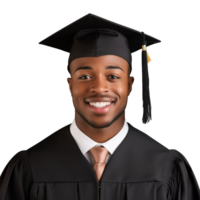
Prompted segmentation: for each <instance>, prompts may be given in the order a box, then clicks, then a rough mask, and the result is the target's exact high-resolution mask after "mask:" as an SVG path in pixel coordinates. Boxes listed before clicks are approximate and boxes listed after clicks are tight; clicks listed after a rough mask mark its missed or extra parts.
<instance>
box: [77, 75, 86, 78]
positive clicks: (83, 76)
mask: <svg viewBox="0 0 200 200" xmlns="http://www.w3.org/2000/svg"><path fill="white" fill-rule="evenodd" d="M86 76H88V75H85V76H81V77H80V78H79V79H82V77H86Z"/></svg>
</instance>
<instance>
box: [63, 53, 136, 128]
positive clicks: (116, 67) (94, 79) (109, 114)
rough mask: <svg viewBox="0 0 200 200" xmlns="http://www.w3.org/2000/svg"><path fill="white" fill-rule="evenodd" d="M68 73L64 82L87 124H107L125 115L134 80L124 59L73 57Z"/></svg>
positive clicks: (114, 57)
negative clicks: (67, 85)
mask: <svg viewBox="0 0 200 200" xmlns="http://www.w3.org/2000/svg"><path fill="white" fill-rule="evenodd" d="M70 73H71V78H68V79H67V81H68V83H69V87H70V91H71V95H72V98H73V104H74V107H75V111H76V114H78V115H79V116H80V117H81V118H82V119H83V120H84V121H85V122H87V123H88V124H89V125H90V126H92V127H94V128H104V127H108V126H110V125H111V124H112V123H113V122H114V121H115V120H116V119H118V118H119V117H120V116H121V115H122V114H124V110H125V108H126V104H127V98H128V95H129V94H130V92H131V90H132V83H133V81H134V78H133V77H129V64H128V62H127V61H126V60H124V59H123V58H121V57H118V56H115V55H105V56H99V57H81V58H76V59H74V60H73V61H72V62H71V63H70ZM97 102H100V104H96V103H97ZM107 104H109V105H107Z"/></svg>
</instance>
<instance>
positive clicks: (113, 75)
mask: <svg viewBox="0 0 200 200" xmlns="http://www.w3.org/2000/svg"><path fill="white" fill-rule="evenodd" d="M110 76H114V75H110ZM114 77H116V78H115V79H119V77H117V76H114Z"/></svg>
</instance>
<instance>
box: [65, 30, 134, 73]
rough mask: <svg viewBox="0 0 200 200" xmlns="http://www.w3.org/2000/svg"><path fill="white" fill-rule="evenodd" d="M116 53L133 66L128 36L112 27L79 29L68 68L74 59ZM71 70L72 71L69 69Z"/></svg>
mask: <svg viewBox="0 0 200 200" xmlns="http://www.w3.org/2000/svg"><path fill="white" fill-rule="evenodd" d="M102 55H116V56H119V57H122V58H123V59H125V60H126V61H127V62H128V63H129V66H130V71H131V69H132V67H131V61H132V58H131V51H130V48H129V44H128V41H127V38H126V37H125V36H124V35H122V34H121V33H119V32H117V31H115V30H111V29H86V30H81V31H79V32H78V33H77V34H76V35H75V36H74V39H73V45H72V47H71V50H70V56H69V59H68V66H67V69H68V71H69V65H70V63H71V61H72V60H74V59H76V58H79V57H97V56H102ZM69 72H70V71H69Z"/></svg>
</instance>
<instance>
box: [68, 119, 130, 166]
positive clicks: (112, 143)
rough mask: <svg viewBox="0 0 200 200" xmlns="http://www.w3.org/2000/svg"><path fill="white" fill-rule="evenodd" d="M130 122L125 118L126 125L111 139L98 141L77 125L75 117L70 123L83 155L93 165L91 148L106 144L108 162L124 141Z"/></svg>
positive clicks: (71, 130)
mask: <svg viewBox="0 0 200 200" xmlns="http://www.w3.org/2000/svg"><path fill="white" fill-rule="evenodd" d="M128 129H129V127H128V124H127V122H126V120H124V125H123V127H122V129H121V130H120V131H119V132H118V133H117V134H116V135H115V136H114V137H112V138H111V139H109V140H108V141H106V142H103V143H98V142H95V141H94V140H92V139H91V138H90V137H88V136H87V135H85V134H84V133H83V132H82V131H81V130H80V129H79V128H78V126H77V125H76V121H75V119H74V120H73V122H72V124H71V125H70V132H71V134H72V136H73V138H74V139H75V141H76V143H77V145H78V147H79V149H80V150H81V152H82V153H83V155H84V156H85V157H86V159H87V160H88V162H89V163H90V164H91V165H93V164H94V158H93V156H92V154H91V153H90V151H89V150H90V149H91V148H92V147H94V146H104V147H105V148H106V149H107V150H108V156H107V158H106V162H105V163H106V164H107V162H108V160H109V159H110V157H111V155H112V154H113V153H114V151H115V150H116V148H117V147H118V146H119V144H120V143H121V142H122V141H123V139H124V138H125V136H126V135H127V133H128Z"/></svg>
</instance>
